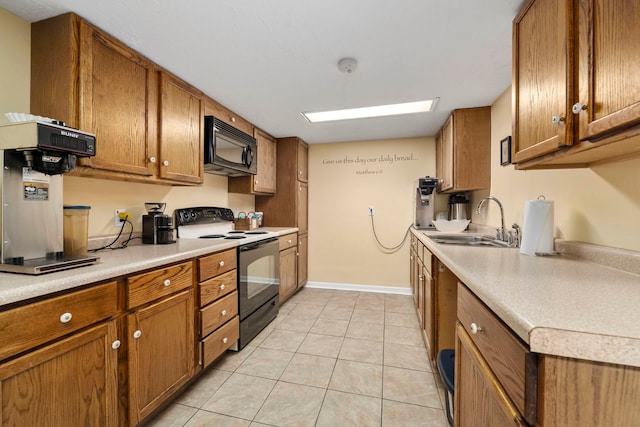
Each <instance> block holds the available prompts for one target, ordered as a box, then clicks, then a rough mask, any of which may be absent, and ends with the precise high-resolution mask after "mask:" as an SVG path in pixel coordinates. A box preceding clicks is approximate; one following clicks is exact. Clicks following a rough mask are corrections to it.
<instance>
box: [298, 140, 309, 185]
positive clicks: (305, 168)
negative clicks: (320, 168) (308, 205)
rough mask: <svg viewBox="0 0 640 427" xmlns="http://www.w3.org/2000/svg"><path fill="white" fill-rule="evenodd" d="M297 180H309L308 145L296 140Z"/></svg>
mask: <svg viewBox="0 0 640 427" xmlns="http://www.w3.org/2000/svg"><path fill="white" fill-rule="evenodd" d="M298 181H302V182H309V146H308V145H307V143H306V142H304V141H302V140H299V142H298Z"/></svg>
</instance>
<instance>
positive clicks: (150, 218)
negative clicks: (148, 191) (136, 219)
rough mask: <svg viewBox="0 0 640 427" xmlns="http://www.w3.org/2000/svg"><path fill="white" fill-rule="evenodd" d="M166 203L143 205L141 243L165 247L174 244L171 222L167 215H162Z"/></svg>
mask: <svg viewBox="0 0 640 427" xmlns="http://www.w3.org/2000/svg"><path fill="white" fill-rule="evenodd" d="M166 205H167V204H166V203H155V202H150V203H145V204H144V207H145V209H146V210H147V214H146V215H142V243H148V244H152V245H166V244H167V243H174V242H175V240H173V222H172V220H171V217H170V216H169V215H164V208H165V207H166Z"/></svg>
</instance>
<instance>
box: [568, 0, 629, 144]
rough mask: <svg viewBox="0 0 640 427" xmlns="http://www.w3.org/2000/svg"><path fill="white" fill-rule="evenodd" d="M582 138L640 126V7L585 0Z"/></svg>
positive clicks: (582, 16)
mask: <svg viewBox="0 0 640 427" xmlns="http://www.w3.org/2000/svg"><path fill="white" fill-rule="evenodd" d="M578 10H579V16H578V20H579V38H578V40H579V41H578V43H579V46H580V47H581V49H580V50H579V56H580V57H579V80H578V86H579V98H577V99H576V101H579V102H580V103H581V104H584V106H585V109H584V110H580V106H576V111H578V112H579V114H580V116H579V128H578V129H579V131H578V132H579V138H580V139H581V140H584V139H589V138H593V137H595V136H599V135H602V134H605V133H607V132H611V131H613V130H615V129H620V128H622V127H627V126H631V125H634V124H637V123H639V122H640V73H638V69H640V26H638V22H640V8H638V7H637V6H636V7H631V4H630V3H629V2H624V1H606V0H581V1H580V7H579V9H578Z"/></svg>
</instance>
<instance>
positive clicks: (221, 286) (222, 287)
mask: <svg viewBox="0 0 640 427" xmlns="http://www.w3.org/2000/svg"><path fill="white" fill-rule="evenodd" d="M220 290H221V291H224V283H223V284H222V285H220Z"/></svg>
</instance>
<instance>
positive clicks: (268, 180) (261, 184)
mask: <svg viewBox="0 0 640 427" xmlns="http://www.w3.org/2000/svg"><path fill="white" fill-rule="evenodd" d="M256 140H257V141H258V174H257V175H256V176H255V177H253V190H254V192H256V193H266V194H273V193H275V192H276V141H275V139H273V138H271V137H270V136H269V135H267V134H266V133H264V132H262V131H261V130H257V131H256Z"/></svg>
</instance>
